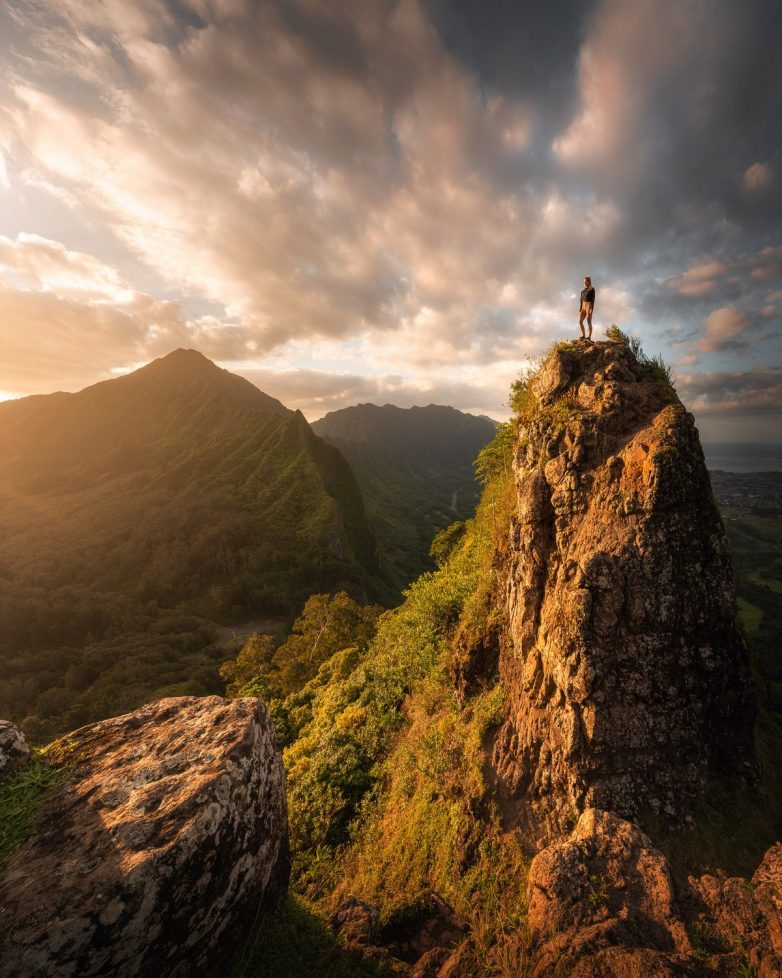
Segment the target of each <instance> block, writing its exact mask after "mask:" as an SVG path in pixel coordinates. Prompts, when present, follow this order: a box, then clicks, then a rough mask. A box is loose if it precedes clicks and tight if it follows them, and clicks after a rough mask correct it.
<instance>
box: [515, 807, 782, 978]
mask: <svg viewBox="0 0 782 978" xmlns="http://www.w3.org/2000/svg"><path fill="white" fill-rule="evenodd" d="M527 897H528V901H529V925H530V932H531V937H532V943H533V952H534V966H533V970H532V978H547V976H549V975H553V974H557V973H560V974H569V975H572V976H574V978H636V976H639V975H643V976H645V978H685V976H692V978H727V976H732V975H742V974H746V975H749V974H753V975H756V976H758V978H777V976H778V975H780V974H782V846H780V845H776V846H773V847H772V848H771V849H769V851H768V852H767V853H766V856H765V858H764V859H763V862H762V863H761V865H760V867H759V868H758V869H757V871H756V872H755V874H754V876H753V877H752V880H751V881H748V880H745V879H737V878H731V879H726V878H725V877H720V878H718V877H714V876H709V875H707V876H702V877H700V878H697V879H696V878H693V877H691V878H690V879H689V881H688V882H687V883H686V884H682V885H681V886H680V887H674V884H673V880H672V876H671V870H670V867H669V865H668V863H667V861H666V859H665V857H664V856H663V855H662V853H660V852H658V850H657V849H655V848H654V846H653V845H652V843H651V842H650V841H649V839H648V838H647V836H646V835H645V834H644V833H643V832H642V831H641V830H640V829H639V828H638V827H637V826H635V825H632V824H631V823H630V822H626V821H624V820H623V819H620V818H617V817H616V816H615V815H612V814H610V813H609V812H604V811H599V810H596V809H587V811H585V812H584V813H583V814H582V815H581V817H580V819H579V820H578V823H577V825H576V827H575V829H574V831H573V833H572V835H571V836H570V838H569V839H565V840H560V841H558V842H555V843H554V844H553V845H551V846H549V847H548V848H547V849H544V850H543V851H542V852H540V853H538V855H537V856H536V857H535V858H534V859H533V861H532V865H531V867H530V874H529V882H528V890H527Z"/></svg>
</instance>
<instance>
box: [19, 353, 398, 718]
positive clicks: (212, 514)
mask: <svg viewBox="0 0 782 978" xmlns="http://www.w3.org/2000/svg"><path fill="white" fill-rule="evenodd" d="M0 452H2V457H3V459H4V465H3V467H2V470H1V471H0V614H2V619H3V626H4V627H3V630H2V634H0V665H2V666H7V669H6V675H7V676H8V679H9V682H8V683H7V684H5V688H4V689H3V691H2V693H0V714H4V715H9V716H11V717H12V718H14V719H18V720H22V719H24V717H25V715H26V714H27V713H32V714H36V715H37V714H38V713H39V712H40V713H42V714H43V713H55V712H57V710H58V709H59V708H60V707H61V706H62V705H63V704H66V703H67V702H70V700H71V699H72V698H73V697H72V695H71V694H72V693H73V692H74V691H77V692H78V691H79V690H82V689H84V690H86V689H87V688H89V685H90V682H91V681H93V680H95V679H96V677H98V678H99V677H101V676H103V675H104V674H105V673H106V671H107V669H108V668H109V665H112V666H113V665H114V664H115V663H116V662H119V661H120V660H121V659H122V658H123V656H124V655H125V654H126V652H127V646H128V641H129V639H128V636H130V635H140V634H142V633H143V635H144V636H146V640H147V641H148V642H149V643H152V644H154V640H153V639H151V638H150V636H151V635H152V634H158V635H168V634H169V633H168V631H166V629H167V628H168V627H169V626H167V625H166V626H163V625H160V616H161V615H167V616H170V615H172V614H174V610H175V609H184V610H186V611H187V612H190V613H195V614H198V615H199V616H201V617H202V618H206V619H211V620H223V621H236V620H240V619H241V618H242V617H243V616H247V617H250V616H257V615H259V614H265V615H281V616H286V617H287V616H290V615H292V614H293V613H295V612H296V611H298V610H299V608H300V607H301V605H302V604H303V602H304V601H305V600H306V598H307V597H308V596H309V595H310V594H312V593H313V592H318V591H336V590H339V589H342V588H345V589H347V590H349V591H350V592H352V593H353V594H354V595H355V596H357V597H360V598H366V599H368V598H370V597H376V596H377V593H378V590H381V591H382V588H383V584H382V582H381V580H380V577H379V575H378V562H377V543H376V540H375V536H374V534H373V532H372V529H371V527H370V525H369V523H368V521H367V517H366V513H365V509H364V502H363V499H362V496H361V492H360V490H359V487H358V484H357V482H356V479H355V477H354V475H353V473H352V471H351V469H350V466H349V465H348V463H347V462H346V461H345V459H344V458H343V456H342V455H341V454H340V452H339V451H338V450H337V449H335V448H334V447H333V446H331V445H329V444H327V443H326V442H325V441H323V440H322V439H321V438H319V437H318V436H317V435H315V434H314V433H313V431H312V429H311V428H310V426H309V424H308V423H307V421H306V420H305V418H304V417H303V415H302V414H301V413H300V412H294V411H290V410H288V409H287V408H285V407H284V406H283V405H282V404H281V403H280V402H279V401H277V400H276V399H274V398H272V397H269V396H268V395H266V394H264V393H263V392H262V391H260V390H258V389H257V388H255V387H254V386H253V385H252V384H251V383H249V382H248V381H246V380H244V379H243V378H241V377H237V376H235V375H234V374H231V373H229V372H228V371H226V370H222V369H221V368H219V367H217V366H216V365H215V364H213V363H211V362H210V361H209V360H207V358H206V357H203V356H202V355H201V354H199V353H197V352H196V351H193V350H177V351H175V352H174V353H171V354H169V355H168V356H166V357H163V358H161V359H159V360H156V361H154V362H152V363H150V364H148V365H147V366H145V367H142V368H141V369H140V370H137V371H134V372H133V373H131V374H128V375H125V376H122V377H118V378H116V379H114V380H109V381H105V382H103V383H100V384H96V385H94V386H92V387H88V388H86V389H85V390H83V391H80V392H79V393H76V394H63V393H58V394H52V395H43V396H36V397H31V398H23V399H21V400H18V401H9V402H5V403H3V404H0ZM165 609H171V610H170V611H167V610H165ZM179 613H180V614H181V611H180V612H179ZM156 623H157V624H156ZM193 627H194V626H193V625H192V624H190V625H187V624H183V625H181V628H180V625H177V628H178V629H180V632H181V631H182V630H184V631H188V630H192V628H193ZM156 629H158V631H157V632H156ZM160 629H162V632H161V631H160ZM166 641H168V640H167V639H166ZM187 642H189V645H188V649H189V650H190V651H188V654H190V652H191V651H192V652H193V654H195V651H196V649H197V648H198V643H197V642H196V641H195V639H194V638H192V637H191V638H190V639H188V640H187ZM208 642H209V640H208V639H207V641H206V642H205V643H204V640H203V639H201V646H203V645H204V644H206V645H208ZM95 643H98V645H100V646H101V648H100V650H97V649H96V646H95ZM106 643H108V644H106ZM194 643H195V644H194ZM164 644H165V643H164ZM185 644H187V643H185ZM174 645H176V642H173V640H172V641H168V646H170V648H168V651H167V652H165V655H166V656H168V657H169V658H168V659H167V660H166V661H167V662H168V665H169V666H171V668H168V666H167V667H166V670H163V671H165V672H166V676H167V677H168V684H170V682H174V681H176V682H178V681H180V680H185V679H187V680H189V679H191V678H192V669H190V668H189V669H187V670H179V671H178V669H177V668H176V661H177V656H178V655H179V654H180V651H181V650H180V651H176V650H174V649H173V646H174ZM66 647H67V648H68V649H69V651H68V652H67V653H65V652H62V653H60V652H56V651H55V650H62V649H64V648H66ZM122 649H125V652H123V651H122ZM142 651H143V650H142ZM133 654H134V655H136V654H137V653H136V652H134V653H133ZM139 654H141V653H139ZM144 654H146V653H144ZM88 660H89V663H90V664H89V665H88V664H87V662H88ZM80 663H81V665H80ZM161 669H162V666H160V668H158V666H156V667H155V668H154V669H150V670H148V671H149V676H148V677H147V678H146V679H145V680H144V681H143V682H140V683H139V685H138V688H137V689H136V692H135V693H134V692H129V693H127V696H125V694H124V693H123V694H121V697H125V698H124V699H122V708H133V707H134V706H136V705H138V703H139V702H143V700H144V698H146V697H147V696H149V695H150V694H152V693H155V692H157V691H159V688H160V687H161V685H162V686H166V688H168V684H167V683H162V684H161V683H160V681H159V679H160V677H159V673H160V672H161ZM109 671H110V670H109ZM213 672H214V670H213ZM66 674H68V678H67V680H66ZM215 675H216V674H215ZM124 685H125V686H126V687H130V688H134V687H133V684H132V683H130V682H127V681H126V682H125V684H124ZM52 688H55V689H58V688H62V689H63V690H64V692H63V693H62V694H61V695H58V696H54V695H52V694H51V689H52ZM219 688H220V687H219V685H218V686H217V688H215V689H211V688H206V689H190V690H187V691H190V692H198V691H201V692H217V691H219ZM47 690H48V691H49V692H47ZM39 693H40V694H43V695H45V696H48V699H49V700H51V701H52V702H51V703H50V704H48V705H46V706H45V708H44V706H36V705H35V701H36V697H37V695H38V694H39ZM116 696H120V693H119V692H118V693H117V694H116ZM116 696H115V694H112V697H114V698H111V700H110V703H109V704H108V705H107V710H110V709H115V708H116V707H117V704H116V702H115V700H116ZM94 699H96V697H94V696H93V700H94ZM46 702H47V703H48V701H46ZM101 715H106V712H105V711H102V710H100V709H98V708H97V707H96V708H95V710H93V709H92V707H90V708H89V709H87V710H86V712H85V713H84V714H79V715H74V716H72V717H69V718H68V721H67V723H68V724H69V725H73V723H79V722H88V721H89V720H92V719H97V718H99V717H100V716H101Z"/></svg>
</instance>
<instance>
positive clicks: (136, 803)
mask: <svg viewBox="0 0 782 978" xmlns="http://www.w3.org/2000/svg"><path fill="white" fill-rule="evenodd" d="M52 753H53V755H54V757H55V762H56V763H59V764H63V765H67V766H68V768H69V769H72V771H73V774H72V777H70V778H69V780H68V782H67V783H66V784H65V785H64V786H63V787H61V788H60V789H58V791H57V793H56V794H55V795H54V796H53V798H51V799H50V800H49V801H47V803H46V804H45V806H44V808H43V810H42V811H41V812H40V813H39V814H38V816H37V819H36V825H35V827H34V828H35V831H34V833H33V835H32V838H31V839H30V841H29V843H27V844H26V845H25V847H24V848H23V849H22V850H21V851H19V852H18V853H16V854H15V856H14V857H13V858H12V859H11V860H10V862H9V864H8V865H7V868H6V871H5V874H4V876H3V878H2V880H0V906H2V916H1V917H0V976H2V978H60V976H62V978H65V976H69V978H70V976H73V978H76V976H78V978H88V976H99V975H100V976H112V978H131V976H147V975H156V976H161V978H163V976H183V978H184V976H189V975H192V974H193V973H194V971H195V969H197V968H202V967H206V966H210V965H213V964H214V963H215V958H216V955H218V954H219V956H220V957H222V958H223V959H224V958H225V954H226V948H230V947H231V943H230V939H231V938H232V937H235V936H240V934H241V931H242V929H243V928H246V927H247V926H248V925H249V924H250V923H252V921H253V920H254V919H255V917H256V916H257V914H258V912H259V910H260V908H261V904H262V902H263V901H264V898H265V899H266V900H267V901H269V900H272V899H273V898H275V897H277V896H279V895H280V894H281V893H282V892H284V890H285V887H286V885H287V873H288V861H287V831H288V827H287V815H286V807H285V776H284V773H283V768H282V762H281V759H280V755H279V752H278V750H277V749H276V747H275V743H274V733H273V729H272V725H271V721H270V720H269V717H268V715H267V713H266V710H265V708H264V706H263V704H262V702H261V701H260V700H256V699H238V700H232V701H229V700H224V699H221V698H219V697H217V696H209V697H202V698H198V697H182V698H177V699H164V700H160V701H158V702H156V703H153V704H151V705H149V706H146V707H143V708H142V709H140V710H137V711H136V712H134V713H130V714H128V715H127V716H123V717H118V718H116V719H112V720H106V721H104V722H102V723H96V724H93V725H91V726H88V727H83V728H81V729H80V730H77V731H75V732H74V733H72V734H70V735H68V737H66V738H64V739H63V740H62V741H59V742H58V744H57V745H56V748H55V749H54V751H53V752H52Z"/></svg>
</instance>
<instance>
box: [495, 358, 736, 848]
mask: <svg viewBox="0 0 782 978" xmlns="http://www.w3.org/2000/svg"><path fill="white" fill-rule="evenodd" d="M516 406H517V409H518V412H519V418H520V420H519V430H518V441H517V447H516V453H515V463H514V469H515V475H516V483H517V502H518V508H517V513H516V516H515V518H514V521H513V526H512V530H511V537H512V539H511V546H510V558H509V566H508V567H507V586H506V595H505V600H506V603H507V604H506V607H507V614H508V634H507V636H506V641H505V643H504V649H503V652H502V655H501V659H500V670H501V673H502V676H503V679H504V682H505V687H506V689H507V690H509V691H510V692H509V699H508V703H507V709H506V720H505V723H504V724H503V726H502V727H501V729H500V730H499V732H498V735H497V736H496V738H495V742H494V746H493V756H492V766H493V770H494V775H495V777H496V781H497V786H498V789H499V793H500V797H501V800H502V802H503V810H504V812H505V814H506V820H507V821H508V822H509V823H510V824H512V825H514V826H516V827H518V828H519V829H520V830H521V831H522V833H523V834H526V835H527V837H528V838H529V840H530V841H531V842H533V843H540V842H542V841H545V840H546V839H548V838H551V837H555V836H557V835H561V834H562V833H564V832H565V831H566V830H567V828H568V827H569V826H570V825H572V824H573V819H574V818H575V817H577V815H578V813H579V812H582V811H584V810H585V809H587V808H600V809H605V810H607V811H610V812H614V813H616V814H618V815H621V816H623V817H629V818H633V817H636V816H637V815H638V814H639V812H640V811H641V810H643V809H652V810H654V811H656V812H661V813H664V814H665V815H667V816H668V817H669V818H673V819H679V818H683V817H686V816H687V813H688V812H689V811H690V809H691V806H692V804H693V801H694V799H695V798H696V796H697V794H698V791H699V788H700V786H701V784H702V783H703V781H704V779H705V778H706V777H707V776H708V774H709V773H710V772H712V771H714V770H715V769H718V768H721V769H724V768H729V769H733V770H736V769H741V768H742V767H746V768H747V769H749V768H751V761H752V729H753V723H754V715H755V705H754V691H753V686H752V681H751V677H750V671H749V665H748V656H747V651H746V647H745V645H744V642H743V639H742V637H741V634H740V632H739V630H738V627H737V624H736V600H735V592H734V586H733V583H732V573H731V565H730V557H729V552H728V545H727V541H726V538H725V533H724V530H723V527H722V523H721V520H720V517H719V514H718V512H717V508H716V505H715V503H714V500H713V497H712V493H711V487H710V483H709V477H708V473H707V470H706V466H705V462H704V458H703V452H702V450H701V446H700V442H699V439H698V432H697V429H696V428H695V425H694V419H693V417H692V415H691V414H689V413H688V412H687V411H686V410H685V408H684V407H683V405H682V404H681V402H680V401H679V400H678V398H677V396H676V394H675V392H674V390H673V388H672V386H671V385H670V383H669V382H668V380H667V378H666V376H665V372H664V370H663V369H662V368H661V367H660V366H659V365H656V364H654V363H653V362H650V361H648V360H645V359H643V358H641V359H638V358H637V357H636V355H635V354H634V352H633V351H632V350H631V349H630V347H629V346H628V344H626V343H623V342H601V343H585V342H577V343H568V344H561V345H560V346H559V347H558V348H556V349H555V350H554V352H553V353H552V354H551V355H550V356H549V357H548V358H547V360H546V361H545V362H544V364H543V365H542V367H541V369H540V370H539V371H538V372H537V374H536V375H535V376H534V377H533V378H532V380H531V381H530V382H529V383H528V385H527V388H526V389H524V390H522V391H520V392H519V394H518V403H517V405H516Z"/></svg>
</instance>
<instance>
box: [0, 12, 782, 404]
mask: <svg viewBox="0 0 782 978" xmlns="http://www.w3.org/2000/svg"><path fill="white" fill-rule="evenodd" d="M752 6H753V9H754V7H755V6H757V7H758V11H757V13H756V15H755V16H750V15H749V14H748V13H747V10H746V9H745V8H744V7H742V6H741V5H736V4H732V3H729V2H728V0H692V2H689V3H687V4H681V3H677V2H675V0H662V2H659V0H657V2H653V0H597V2H596V0H592V2H589V3H586V4H581V3H576V2H569V3H565V4H562V5H561V8H559V9H558V10H557V11H554V10H553V9H552V10H550V11H549V10H544V9H543V8H542V7H541V8H540V10H538V9H537V8H535V9H531V8H530V9H526V8H525V7H524V6H522V5H520V6H519V8H518V10H517V9H515V8H514V9H510V8H509V5H507V4H505V3H500V2H499V0H496V2H495V0H487V2H486V3H485V4H481V5H476V6H475V7H472V6H471V5H468V4H454V3H451V2H450V0H420V2H418V0H396V2H390V3H381V2H379V0H369V2H367V0H345V2H343V3H340V4H324V3H322V2H321V0H286V2H285V3H276V2H272V0H231V2H212V0H178V2H176V3H174V2H173V0H172V2H169V3H166V2H163V0H126V2H124V3H122V4H118V3H114V2H109V0H58V2H57V3H54V2H53V0H10V2H9V3H7V4H6V5H4V8H3V10H2V11H0V18H1V19H0V59H2V60H1V61H0V67H1V70H0V234H2V235H3V237H0V282H2V283H3V285H2V288H3V290H4V295H5V296H6V297H7V302H8V303H9V305H8V308H9V309H12V310H13V315H11V314H9V315H7V316H6V317H5V319H4V322H3V325H2V327H0V329H2V331H3V334H4V338H5V335H6V334H9V340H8V343H9V345H8V346H7V347H6V348H7V349H8V350H10V351H12V355H9V356H7V357H6V359H5V362H4V371H5V374H4V375H3V376H0V389H2V390H4V391H9V392H18V393H23V392H27V391H30V390H34V389H39V390H46V389H50V388H53V387H61V386H72V385H76V384H79V383H82V382H87V381H89V380H91V379H99V378H101V377H104V376H108V375H110V373H111V371H112V370H118V369H126V368H128V367H130V366H133V365H134V364H136V363H139V362H143V361H144V360H145V359H148V358H149V357H151V356H154V355H157V354H158V353H161V352H166V349H167V348H168V349H170V348H171V347H173V346H177V345H184V346H195V347H198V348H200V349H201V350H202V351H203V352H204V353H206V354H207V355H210V356H214V357H217V358H219V359H220V360H221V362H223V363H224V364H225V365H227V366H231V365H235V366H236V367H237V369H241V370H242V371H243V372H245V373H246V375H247V376H250V377H251V378H255V379H257V381H258V382H259V383H260V384H261V386H264V388H265V389H267V390H268V391H269V393H272V394H275V395H276V396H279V397H281V399H283V400H284V401H286V403H291V404H292V405H293V406H304V409H305V410H306V411H307V413H308V415H309V416H317V414H319V413H322V412H323V410H327V409H331V408H333V407H335V406H343V405H344V403H347V402H349V400H350V399H351V398H363V399H365V400H369V399H372V400H374V399H378V400H382V399H387V400H391V401H395V402H396V403H411V402H412V401H414V400H417V401H418V402H421V401H422V400H436V399H446V400H450V401H451V402H452V403H455V404H456V406H459V407H469V408H471V409H476V410H481V411H486V412H488V413H493V414H495V415H501V414H502V413H503V412H504V411H505V405H504V400H505V396H506V392H507V387H508V384H509V382H510V381H511V380H512V379H513V377H514V376H515V375H516V373H517V372H518V370H519V369H520V368H521V367H522V366H523V365H524V364H525V363H526V362H527V361H528V359H529V358H530V357H535V356H537V355H539V354H540V353H541V352H542V351H543V350H544V349H545V348H546V346H547V345H548V344H550V343H551V341H552V340H554V339H557V338H560V337H561V336H563V335H567V334H571V335H572V332H573V329H574V322H573V320H574V316H575V310H576V308H577V306H576V293H577V291H578V289H579V283H580V281H581V278H582V276H583V274H584V273H589V274H591V275H592V276H593V278H594V280H595V283H596V285H597V288H598V297H597V304H596V318H597V323H598V326H599V327H602V326H604V325H607V324H608V323H610V322H612V321H615V322H618V323H620V324H621V325H622V326H623V328H626V329H628V330H629V331H637V332H639V333H640V334H641V335H642V336H643V338H644V343H645V345H646V346H647V347H648V348H649V349H650V351H652V352H658V351H661V352H663V354H664V355H666V356H669V357H670V358H671V359H676V360H677V361H678V362H679V363H680V364H681V365H682V366H688V367H697V368H698V369H702V370H706V371H711V372H719V371H721V370H724V369H725V368H726V366H727V365H726V364H725V363H724V362H722V361H721V359H720V358H724V357H727V356H730V357H731V358H733V359H734V360H735V358H737V357H740V358H742V362H741V363H740V364H739V366H741V367H742V369H746V370H747V371H752V370H753V369H755V368H756V367H757V366H758V363H759V359H758V358H762V361H763V362H766V363H767V362H769V357H771V358H773V357H778V355H779V340H778V331H779V324H780V320H779V309H780V308H782V303H780V301H779V299H778V298H775V297H774V296H775V294H776V291H778V290H779V279H780V264H781V262H780V250H779V245H780V242H779V240H778V232H779V222H780V218H781V217H782V194H781V193H780V187H779V182H778V181H777V180H775V179H774V167H775V166H776V160H778V151H779V147H778V136H777V135H776V133H777V130H778V126H777V121H778V118H779V113H780V108H782V106H781V105H780V86H779V85H778V83H777V82H776V81H775V73H774V71H775V69H774V67H773V66H774V65H775V58H776V51H775V47H776V41H775V38H776V36H778V33H779V32H778V30H777V28H779V27H781V26H782V23H780V21H781V19H782V14H781V13H780V10H779V8H778V6H777V5H775V4H773V3H771V2H768V3H761V2H759V3H758V4H757V5H755V4H753V5H752ZM761 8H762V9H761ZM24 316H28V317H30V318H29V323H30V324H31V325H30V326H29V327H27V328H25V326H24V325H23V323H24V319H23V317H24ZM47 317H48V318H47ZM11 333H12V334H13V337H10V334H11ZM90 337H94V338H95V341H94V342H90ZM82 344H83V347H82ZM166 344H168V347H166ZM80 347H82V348H80ZM761 347H762V350H761V349H760V348H761ZM733 366H736V364H733ZM307 385H310V386H309V388H307ZM740 397H741V395H739V400H740ZM724 410H725V411H726V412H730V411H732V410H733V408H732V407H730V402H729V401H727V400H726V401H725V402H724Z"/></svg>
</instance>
